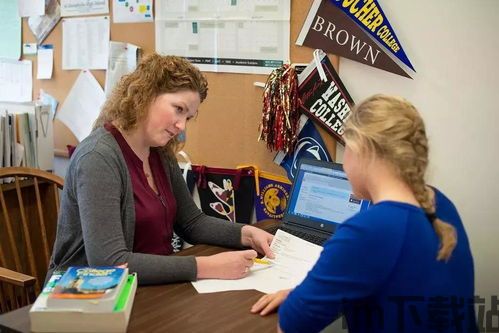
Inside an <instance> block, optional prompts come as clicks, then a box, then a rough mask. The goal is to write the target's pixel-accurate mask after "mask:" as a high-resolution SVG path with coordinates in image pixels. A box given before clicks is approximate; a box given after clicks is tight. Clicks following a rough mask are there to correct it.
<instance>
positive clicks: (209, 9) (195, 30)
mask: <svg viewBox="0 0 499 333" xmlns="http://www.w3.org/2000/svg"><path fill="white" fill-rule="evenodd" d="M155 10H156V19H155V32H156V34H155V36H156V44H155V45H156V52H158V53H161V54H174V55H178V56H182V57H186V58H187V59H189V61H191V62H192V63H194V64H196V65H198V67H199V68H200V69H201V70H205V71H214V72H232V73H254V74H269V73H270V72H271V71H272V70H273V69H274V68H276V67H279V66H281V65H282V64H283V63H284V62H286V61H289V39H290V0H246V1H223V0H217V1H199V0H185V1H180V0H157V1H156V7H155Z"/></svg>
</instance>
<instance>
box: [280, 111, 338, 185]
mask: <svg viewBox="0 0 499 333" xmlns="http://www.w3.org/2000/svg"><path fill="white" fill-rule="evenodd" d="M302 117H305V118H303V119H306V123H305V125H304V126H303V128H302V129H301V131H300V133H299V134H298V141H297V143H296V146H295V150H294V151H293V153H291V154H288V155H285V154H284V153H282V152H279V153H278V154H277V155H276V157H275V158H274V162H275V163H276V164H279V165H280V166H282V167H283V168H284V169H285V170H286V172H287V174H288V178H289V179H290V180H291V181H292V180H293V179H294V178H295V174H296V169H297V167H298V164H299V161H300V159H302V158H313V159H316V160H321V161H331V156H330V155H329V153H328V151H327V148H326V145H325V144H324V141H323V140H322V137H321V135H320V133H319V131H317V129H316V128H315V126H314V123H313V122H312V121H311V120H310V119H308V118H307V117H306V116H304V115H302Z"/></svg>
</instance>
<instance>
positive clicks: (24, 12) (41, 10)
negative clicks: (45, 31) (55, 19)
mask: <svg viewBox="0 0 499 333" xmlns="http://www.w3.org/2000/svg"><path fill="white" fill-rule="evenodd" d="M18 6H19V16H21V17H29V16H41V15H45V0H18Z"/></svg>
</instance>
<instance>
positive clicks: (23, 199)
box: [0, 167, 64, 313]
mask: <svg viewBox="0 0 499 333" xmlns="http://www.w3.org/2000/svg"><path fill="white" fill-rule="evenodd" d="M0 179H3V181H4V183H3V184H1V185H0V313H3V312H7V311H11V310H14V309H16V308H18V307H21V306H24V305H26V304H30V303H32V302H33V301H34V299H35V297H36V295H38V293H39V292H40V289H41V287H42V286H43V282H44V280H45V275H46V274H47V268H48V263H49V260H50V255H51V253H52V247H53V244H54V240H55V234H56V229H57V216H58V214H59V189H62V187H63V184H64V181H63V179H62V178H60V177H59V176H57V175H54V174H52V173H50V172H46V171H42V170H38V169H31V168H23V167H9V168H0ZM6 181H11V182H9V183H6Z"/></svg>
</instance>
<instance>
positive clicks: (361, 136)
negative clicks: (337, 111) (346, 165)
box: [344, 95, 457, 261]
mask: <svg viewBox="0 0 499 333" xmlns="http://www.w3.org/2000/svg"><path fill="white" fill-rule="evenodd" d="M344 139H345V141H346V143H347V144H348V145H349V146H350V147H352V148H354V149H356V150H359V149H360V150H365V151H368V152H369V153H373V154H374V155H376V156H378V157H380V158H383V159H385V160H387V161H390V162H391V163H392V164H393V166H394V167H395V169H396V170H397V171H398V173H399V175H400V176H401V177H402V179H403V180H404V181H405V183H406V184H407V185H408V186H409V187H410V189H411V190H412V192H413V194H414V196H415V198H416V200H417V201H418V203H419V204H420V205H421V207H422V208H423V210H424V211H425V213H426V215H427V216H428V218H429V219H430V221H431V222H432V225H433V228H434V230H435V232H436V234H437V235H438V237H439V238H440V249H439V251H438V255H437V260H446V261H447V260H448V259H449V258H450V256H451V254H452V251H453V250H454V248H455V247H456V245H457V236H456V230H455V229H454V227H453V226H452V225H450V224H449V223H446V222H444V221H442V220H441V219H438V218H437V217H436V215H435V202H434V200H433V196H434V193H433V190H432V189H430V188H429V187H428V186H427V185H426V182H425V173H426V168H427V166H428V139H427V137H426V131H425V127H424V123H423V120H422V119H421V117H420V115H419V113H418V111H417V110H416V108H415V107H414V106H413V105H412V104H411V103H409V102H408V101H406V100H405V99H402V98H396V97H391V96H386V95H374V96H372V97H370V98H368V99H367V100H365V101H364V102H362V103H361V104H358V105H357V106H356V107H355V108H354V109H353V110H352V114H351V116H350V118H349V119H348V121H347V123H346V124H345V134H344Z"/></svg>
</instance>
